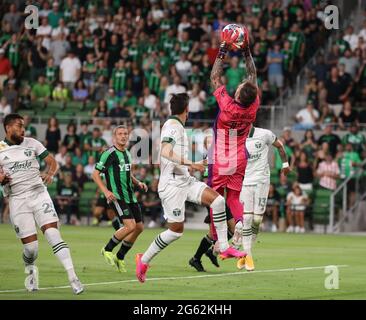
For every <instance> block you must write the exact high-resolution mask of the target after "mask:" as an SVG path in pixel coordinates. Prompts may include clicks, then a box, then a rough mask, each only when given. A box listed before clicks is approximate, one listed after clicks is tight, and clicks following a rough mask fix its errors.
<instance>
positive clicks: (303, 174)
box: [296, 151, 314, 193]
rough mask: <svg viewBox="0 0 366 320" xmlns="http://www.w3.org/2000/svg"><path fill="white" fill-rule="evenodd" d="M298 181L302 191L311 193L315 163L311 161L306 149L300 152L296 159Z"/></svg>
mask: <svg viewBox="0 0 366 320" xmlns="http://www.w3.org/2000/svg"><path fill="white" fill-rule="evenodd" d="M296 171H297V182H298V183H299V187H300V188H301V190H302V191H304V192H307V193H310V192H312V191H313V182H314V175H313V165H312V164H311V163H310V162H309V160H308V157H307V155H306V153H305V152H304V151H301V152H300V157H299V159H297V161H296Z"/></svg>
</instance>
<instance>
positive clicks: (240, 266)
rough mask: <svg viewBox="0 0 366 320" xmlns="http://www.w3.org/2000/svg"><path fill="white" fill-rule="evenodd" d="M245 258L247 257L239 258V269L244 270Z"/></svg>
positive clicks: (237, 264)
mask: <svg viewBox="0 0 366 320" xmlns="http://www.w3.org/2000/svg"><path fill="white" fill-rule="evenodd" d="M245 259H246V257H242V258H240V259H239V260H238V262H237V263H236V267H237V268H238V269H239V270H242V269H244V267H245Z"/></svg>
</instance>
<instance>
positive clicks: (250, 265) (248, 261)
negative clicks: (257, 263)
mask: <svg viewBox="0 0 366 320" xmlns="http://www.w3.org/2000/svg"><path fill="white" fill-rule="evenodd" d="M245 269H246V270H247V271H253V270H254V261H253V258H252V257H251V256H246V257H245Z"/></svg>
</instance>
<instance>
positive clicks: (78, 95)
mask: <svg viewBox="0 0 366 320" xmlns="http://www.w3.org/2000/svg"><path fill="white" fill-rule="evenodd" d="M72 97H73V99H74V101H78V102H81V103H83V108H85V105H86V103H87V101H88V97H89V92H88V89H87V88H86V87H85V84H84V82H83V81H82V80H78V81H77V82H76V84H75V87H74V90H73V91H72Z"/></svg>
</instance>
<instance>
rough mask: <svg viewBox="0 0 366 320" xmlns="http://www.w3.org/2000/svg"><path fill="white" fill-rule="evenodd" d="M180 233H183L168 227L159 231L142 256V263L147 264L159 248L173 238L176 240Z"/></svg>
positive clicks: (161, 248) (172, 240) (169, 242)
mask: <svg viewBox="0 0 366 320" xmlns="http://www.w3.org/2000/svg"><path fill="white" fill-rule="evenodd" d="M182 235H183V233H177V232H174V231H171V230H170V229H168V230H165V231H164V232H162V233H160V234H159V235H158V236H157V237H156V238H155V240H154V241H153V242H152V243H151V244H150V247H149V248H148V249H147V250H146V251H145V253H144V255H143V256H142V258H141V261H142V263H145V264H148V263H149V262H150V261H151V260H152V259H153V258H154V257H155V256H156V255H157V254H158V253H159V252H160V251H161V250H163V249H165V248H166V247H167V246H168V245H169V244H171V243H172V242H174V241H175V240H178V239H179V238H180V237H181V236H182Z"/></svg>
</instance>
